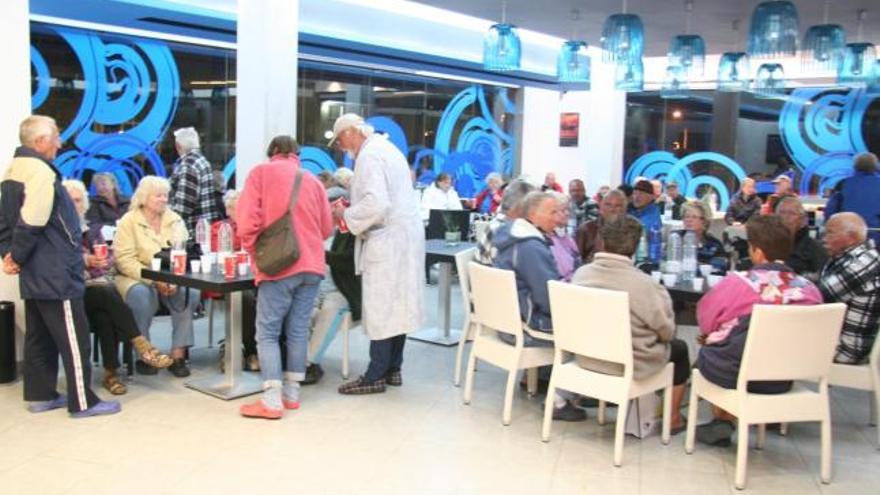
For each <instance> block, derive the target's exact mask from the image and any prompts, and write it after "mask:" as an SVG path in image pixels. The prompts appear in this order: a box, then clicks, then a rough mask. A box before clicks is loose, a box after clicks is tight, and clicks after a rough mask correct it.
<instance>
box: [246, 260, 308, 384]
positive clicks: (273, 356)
mask: <svg viewBox="0 0 880 495" xmlns="http://www.w3.org/2000/svg"><path fill="white" fill-rule="evenodd" d="M320 282H321V276H320V275H314V274H311V273H300V274H297V275H294V276H292V277H287V278H284V279H281V280H271V281H266V282H262V283H261V284H260V297H258V298H257V355H258V356H259V358H260V373H262V375H263V382H269V381H273V382H274V381H278V382H280V381H281V375H282V370H281V350H280V348H279V346H278V338H279V337H280V336H281V332H282V330H283V331H284V337H285V338H286V340H287V342H286V344H285V345H286V347H287V371H292V372H293V373H294V374H296V376H297V378H296V379H297V380H299V381H302V380H303V379H304V378H305V374H306V354H307V352H308V347H309V320H310V319H311V315H312V308H313V307H314V305H315V297H316V296H317V295H318V284H319V283H320Z"/></svg>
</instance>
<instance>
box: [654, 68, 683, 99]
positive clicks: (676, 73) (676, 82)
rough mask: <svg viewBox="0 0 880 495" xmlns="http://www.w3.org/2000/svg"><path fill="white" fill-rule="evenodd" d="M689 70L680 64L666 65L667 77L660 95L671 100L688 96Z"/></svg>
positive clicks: (664, 79)
mask: <svg viewBox="0 0 880 495" xmlns="http://www.w3.org/2000/svg"><path fill="white" fill-rule="evenodd" d="M688 87H689V85H688V80H687V72H686V71H685V70H684V68H682V67H681V66H680V65H670V66H668V67H666V77H664V78H663V86H661V87H660V97H661V98H664V99H667V100H671V99H681V98H687V97H688V92H687V90H688Z"/></svg>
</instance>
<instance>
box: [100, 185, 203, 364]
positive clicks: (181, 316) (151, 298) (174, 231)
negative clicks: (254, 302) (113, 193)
mask: <svg viewBox="0 0 880 495" xmlns="http://www.w3.org/2000/svg"><path fill="white" fill-rule="evenodd" d="M170 189H171V188H170V186H169V184H168V181H167V180H166V179H164V178H161V177H156V176H147V177H144V178H143V179H141V181H140V183H139V184H138V187H137V190H135V192H134V195H133V196H132V198H131V208H130V210H129V212H128V213H126V214H125V215H124V216H123V217H122V218H121V219H120V220H119V223H118V224H117V230H116V238H115V239H114V241H113V250H114V252H115V253H116V269H117V271H118V272H119V273H118V275H117V276H116V288H117V290H119V294H120V295H122V298H123V299H125V302H126V304H128V306H129V307H131V310H132V312H133V313H134V318H135V321H137V325H138V329H139V330H140V331H141V333H142V334H143V335H144V337H146V338H147V339H149V338H150V323H151V322H152V321H153V315H155V314H156V311H157V310H158V309H159V304H160V303H161V304H162V305H163V306H165V307H166V308H168V311H169V312H170V313H171V327H172V337H171V342H172V344H171V345H172V349H171V357H172V358H173V359H174V364H172V365H171V366H170V367H169V368H168V370H169V371H171V373H172V374H174V376H176V377H180V378H182V377H185V376H189V367H188V366H187V364H186V359H185V355H186V349H187V347H189V346H191V345H192V344H193V321H192V320H193V311H194V310H195V306H196V304H197V303H198V301H199V292H198V291H197V290H195V289H186V290H184V289H180V288H178V287H177V286H174V285H170V284H166V283H163V282H153V281H150V280H146V279H144V278H142V277H141V269H143V268H150V266H151V264H152V260H153V258H154V257H155V256H156V255H157V254H158V253H159V251H160V250H161V249H162V248H166V247H170V246H171V243H172V241H179V242H185V241H186V239H187V232H186V227H185V225H184V223H183V220H182V219H181V218H180V216H179V215H178V214H177V213H174V212H173V211H171V210H170V209H168V192H169V190H170ZM136 366H137V370H138V373H141V374H147V375H153V374H156V372H157V370H156V368H153V367H152V366H150V365H148V364H146V363H144V362H143V361H138V362H137V363H136Z"/></svg>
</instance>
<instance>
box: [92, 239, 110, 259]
mask: <svg viewBox="0 0 880 495" xmlns="http://www.w3.org/2000/svg"><path fill="white" fill-rule="evenodd" d="M92 250H93V251H94V252H95V256H97V257H98V258H102V259H103V258H106V257H107V245H106V244H104V243H103V242H102V243H100V244H95V245H94V246H92Z"/></svg>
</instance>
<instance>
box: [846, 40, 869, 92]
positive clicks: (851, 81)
mask: <svg viewBox="0 0 880 495" xmlns="http://www.w3.org/2000/svg"><path fill="white" fill-rule="evenodd" d="M876 66H877V50H876V48H874V44H873V43H847V45H846V50H845V52H844V56H843V63H842V64H840V68H839V69H838V70H837V83H838V84H842V85H844V86H850V87H859V88H864V87H865V86H870V85H872V84H874V82H875V80H876V77H877V74H876V72H877V71H876Z"/></svg>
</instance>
